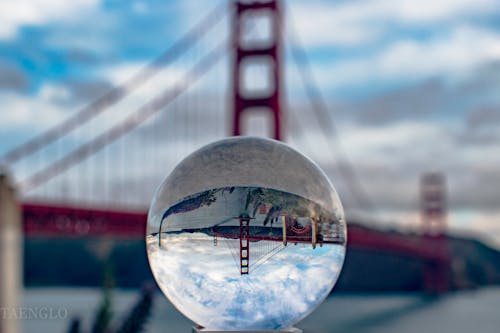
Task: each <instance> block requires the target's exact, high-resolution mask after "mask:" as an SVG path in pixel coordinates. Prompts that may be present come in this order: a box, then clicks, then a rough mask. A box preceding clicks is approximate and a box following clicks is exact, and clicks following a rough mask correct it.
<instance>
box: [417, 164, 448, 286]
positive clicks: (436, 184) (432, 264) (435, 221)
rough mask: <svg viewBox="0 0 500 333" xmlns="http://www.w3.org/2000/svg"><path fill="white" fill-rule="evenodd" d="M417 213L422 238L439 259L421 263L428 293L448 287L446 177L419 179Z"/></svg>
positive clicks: (429, 176) (437, 175)
mask: <svg viewBox="0 0 500 333" xmlns="http://www.w3.org/2000/svg"><path fill="white" fill-rule="evenodd" d="M420 196H421V215H422V227H423V240H424V242H425V243H426V244H432V246H433V251H435V252H436V254H438V257H439V258H441V259H440V260H428V261H426V263H425V266H424V272H423V273H424V287H425V290H427V291H428V292H431V293H442V292H445V291H447V290H449V289H450V261H451V259H450V253H449V249H448V240H447V236H446V234H445V232H446V225H447V223H446V180H445V177H444V176H443V175H442V174H441V173H427V174H424V175H423V176H422V178H421V183H420Z"/></svg>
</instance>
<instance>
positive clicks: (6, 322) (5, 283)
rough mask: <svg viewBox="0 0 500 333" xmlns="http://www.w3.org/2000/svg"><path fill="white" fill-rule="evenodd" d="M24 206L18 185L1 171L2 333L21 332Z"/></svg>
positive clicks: (0, 331)
mask: <svg viewBox="0 0 500 333" xmlns="http://www.w3.org/2000/svg"><path fill="white" fill-rule="evenodd" d="M22 258H23V256H22V227H21V209H20V205H19V203H18V202H17V200H16V195H15V191H14V187H13V186H12V185H11V184H10V182H9V179H8V177H7V176H6V175H4V174H0V333H18V332H19V322H18V318H16V316H15V315H13V313H14V312H17V307H18V306H19V295H20V294H21V291H22V265H23V262H22Z"/></svg>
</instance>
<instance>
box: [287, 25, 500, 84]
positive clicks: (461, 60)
mask: <svg viewBox="0 0 500 333" xmlns="http://www.w3.org/2000/svg"><path fill="white" fill-rule="evenodd" d="M498 60H500V33H498V32H493V31H489V30H485V29H479V28H475V27H471V26H461V27H457V28H456V29H455V30H453V31H452V32H451V33H450V34H449V35H446V36H438V37H435V38H433V39H430V40H425V41H417V40H400V41H398V42H395V43H393V44H390V45H388V46H387V47H386V48H384V49H381V50H380V51H379V52H377V53H374V54H373V55H369V56H363V57H357V58H353V59H349V60H342V61H337V60H335V59H332V61H330V62H328V63H323V64H321V65H319V64H318V65H316V66H315V67H314V70H315V77H316V78H317V79H318V82H319V84H320V86H322V87H330V88H333V89H340V88H342V89H345V88H346V87H356V86H359V85H366V84H368V83H373V82H378V83H379V84H382V83H391V82H398V81H415V80H422V79H428V78H433V77H437V76H441V77H445V78H448V79H460V78H462V77H464V76H466V75H468V74H470V73H472V72H473V71H474V70H476V69H477V68H479V67H480V66H481V65H485V64H487V63H490V62H494V61H498ZM296 77H297V73H295V71H294V70H293V68H288V71H287V78H291V79H292V82H294V81H297V80H293V79H294V78H296Z"/></svg>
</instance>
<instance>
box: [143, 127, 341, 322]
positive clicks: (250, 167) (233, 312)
mask: <svg viewBox="0 0 500 333" xmlns="http://www.w3.org/2000/svg"><path fill="white" fill-rule="evenodd" d="M146 240H147V246H148V255H149V260H150V264H151V267H152V270H153V273H154V275H155V278H156V280H157V282H158V284H159V286H160V288H161V289H162V291H163V292H164V293H165V294H166V295H167V297H168V298H169V299H170V301H171V302H172V303H173V304H174V305H175V306H176V307H177V308H178V309H179V310H180V311H181V312H183V313H184V314H185V315H186V316H187V317H189V318H190V319H192V320H193V321H195V322H196V323H198V324H200V325H202V326H204V327H208V328H212V329H220V330H228V329H231V330H235V329H240V330H248V329H254V330H255V329H280V328H285V327H289V326H291V325H293V324H294V323H295V322H297V321H298V320H300V319H302V318H303V317H305V316H306V315H307V314H309V313H310V312H311V311H312V310H313V309H314V308H315V307H316V306H317V305H319V303H321V301H322V300H323V299H324V298H325V297H326V296H327V295H328V293H329V292H330V290H331V288H332V287H333V285H334V284H335V282H336V280H337V278H338V275H339V273H340V269H341V266H342V263H343V259H344V255H345V242H346V225H345V221H344V215H343V210H342V206H341V204H340V200H339V198H338V196H337V193H336V192H335V190H334V188H333V186H332V185H331V184H330V182H329V181H328V179H327V177H326V176H325V175H324V174H323V172H322V171H321V170H320V169H319V168H318V167H317V166H316V165H315V164H314V163H313V162H311V161H310V160H309V159H307V158H306V157H304V156H303V155H301V154H300V153H298V152H297V151H295V150H293V149H291V148H290V147H288V146H286V145H284V144H282V143H279V142H277V141H274V140H268V139H260V138H248V137H247V138H241V137H240V138H230V139H226V140H222V141H219V142H216V143H214V144H211V145H208V146H206V147H204V148H202V149H200V150H198V151H197V152H195V153H193V154H192V155H190V156H189V157H188V158H186V159H185V160H184V161H182V162H181V163H180V164H179V165H178V166H177V167H176V168H175V169H174V171H173V172H172V173H171V174H170V175H169V176H168V177H167V178H166V179H165V181H164V182H163V183H162V185H161V186H160V187H159V189H158V191H157V193H156V196H155V199H154V200H153V203H152V205H151V209H150V212H149V217H148V231H147V237H146Z"/></svg>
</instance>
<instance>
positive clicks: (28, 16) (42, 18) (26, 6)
mask: <svg viewBox="0 0 500 333" xmlns="http://www.w3.org/2000/svg"><path fill="white" fill-rule="evenodd" d="M97 4H98V0H74V1H65V0H16V1H14V2H12V1H2V2H0V22H2V24H0V39H11V38H14V37H15V36H16V35H17V32H18V30H19V29H20V28H21V27H22V26H24V25H42V24H46V23H48V22H51V21H56V20H70V19H72V17H73V16H74V15H78V14H81V13H82V11H86V10H89V9H91V8H94V7H95V6H96V5H97Z"/></svg>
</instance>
